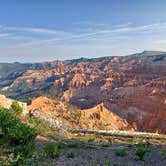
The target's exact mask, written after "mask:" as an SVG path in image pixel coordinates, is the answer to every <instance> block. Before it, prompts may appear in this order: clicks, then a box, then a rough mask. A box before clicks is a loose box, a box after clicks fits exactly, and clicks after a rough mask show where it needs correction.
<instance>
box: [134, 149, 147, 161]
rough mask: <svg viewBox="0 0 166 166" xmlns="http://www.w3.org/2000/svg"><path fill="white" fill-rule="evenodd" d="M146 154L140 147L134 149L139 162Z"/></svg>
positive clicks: (145, 150)
mask: <svg viewBox="0 0 166 166" xmlns="http://www.w3.org/2000/svg"><path fill="white" fill-rule="evenodd" d="M146 152H147V149H146V148H145V147H143V146H142V147H138V148H137V149H136V153H135V154H136V155H137V156H138V159H139V160H143V159H144V156H145V154H146Z"/></svg>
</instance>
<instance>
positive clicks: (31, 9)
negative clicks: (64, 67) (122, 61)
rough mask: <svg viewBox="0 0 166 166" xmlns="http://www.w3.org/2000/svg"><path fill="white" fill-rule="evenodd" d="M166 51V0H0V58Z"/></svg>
mask: <svg viewBox="0 0 166 166" xmlns="http://www.w3.org/2000/svg"><path fill="white" fill-rule="evenodd" d="M144 50H155V51H156V50H157V51H166V0H0V62H41V61H52V60H65V59H75V58H80V57H85V58H93V57H101V56H123V55H128V54H132V53H136V52H142V51H144Z"/></svg>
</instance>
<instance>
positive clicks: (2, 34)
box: [0, 33, 10, 37]
mask: <svg viewBox="0 0 166 166" xmlns="http://www.w3.org/2000/svg"><path fill="white" fill-rule="evenodd" d="M7 36H10V34H9V33H0V37H7Z"/></svg>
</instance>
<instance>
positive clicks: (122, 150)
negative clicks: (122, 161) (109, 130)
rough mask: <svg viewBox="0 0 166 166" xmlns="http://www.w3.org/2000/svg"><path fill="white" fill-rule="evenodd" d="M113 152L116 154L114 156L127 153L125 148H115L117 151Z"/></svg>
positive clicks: (122, 155) (121, 155)
mask: <svg viewBox="0 0 166 166" xmlns="http://www.w3.org/2000/svg"><path fill="white" fill-rule="evenodd" d="M115 154H116V156H119V157H124V156H126V155H127V153H126V150H125V149H120V150H117V151H116V152H115Z"/></svg>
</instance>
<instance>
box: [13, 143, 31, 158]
mask: <svg viewBox="0 0 166 166" xmlns="http://www.w3.org/2000/svg"><path fill="white" fill-rule="evenodd" d="M13 153H14V155H15V156H17V155H20V156H23V157H24V158H27V157H31V156H32V155H33V154H34V148H33V147H32V146H27V145H19V146H16V147H14V148H13Z"/></svg>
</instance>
